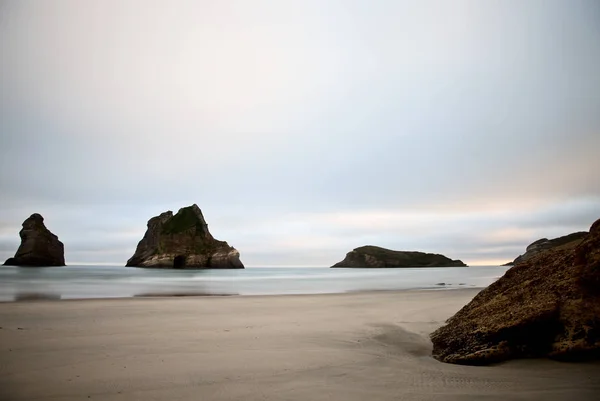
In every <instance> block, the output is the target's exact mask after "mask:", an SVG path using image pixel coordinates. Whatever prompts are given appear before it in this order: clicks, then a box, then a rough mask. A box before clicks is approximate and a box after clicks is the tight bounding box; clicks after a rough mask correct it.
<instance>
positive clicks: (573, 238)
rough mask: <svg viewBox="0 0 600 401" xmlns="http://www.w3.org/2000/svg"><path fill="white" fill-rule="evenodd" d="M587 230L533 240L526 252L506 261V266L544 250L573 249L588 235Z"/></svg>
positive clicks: (525, 259) (523, 260) (527, 258)
mask: <svg viewBox="0 0 600 401" xmlns="http://www.w3.org/2000/svg"><path fill="white" fill-rule="evenodd" d="M587 235H588V232H587V231H580V232H577V233H572V234H569V235H565V236H562V237H558V238H554V239H548V238H542V239H539V240H537V241H535V242H532V243H531V244H529V246H527V248H526V249H525V253H524V254H523V255H519V256H517V257H516V259H515V260H513V261H512V262H508V263H506V264H505V265H504V266H512V265H516V264H518V263H521V262H525V261H527V260H529V259H531V258H533V257H534V256H537V255H539V254H540V253H542V252H546V251H548V250H551V249H555V250H558V249H571V248H575V247H576V246H577V245H579V244H580V243H581V241H583V240H584V239H585V237H587Z"/></svg>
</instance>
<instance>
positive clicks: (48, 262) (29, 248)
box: [4, 213, 65, 266]
mask: <svg viewBox="0 0 600 401" xmlns="http://www.w3.org/2000/svg"><path fill="white" fill-rule="evenodd" d="M19 236H20V237H21V245H20V246H19V249H17V253H15V256H14V257H13V258H9V259H8V260H7V261H6V262H4V265H8V266H64V265H65V247H64V245H63V243H62V242H60V241H59V240H58V237H57V236H56V235H54V234H52V233H51V232H50V230H48V229H47V228H46V226H45V225H44V218H43V217H42V216H41V215H40V214H38V213H34V214H32V215H31V216H30V217H29V218H27V219H26V220H25V221H24V222H23V228H22V229H21V231H19Z"/></svg>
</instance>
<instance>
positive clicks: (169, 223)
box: [127, 205, 244, 269]
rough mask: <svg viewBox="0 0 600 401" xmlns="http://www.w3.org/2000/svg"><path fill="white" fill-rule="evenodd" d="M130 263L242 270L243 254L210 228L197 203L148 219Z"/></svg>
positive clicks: (134, 264)
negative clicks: (214, 234) (241, 259)
mask: <svg viewBox="0 0 600 401" xmlns="http://www.w3.org/2000/svg"><path fill="white" fill-rule="evenodd" d="M127 266H134V267H161V268H171V269H186V268H189V269H198V268H211V269H243V268H244V265H243V264H242V262H241V261H240V253H239V252H238V251H237V250H236V249H235V248H233V247H231V246H229V245H228V244H227V242H224V241H218V240H216V239H214V238H213V236H212V235H211V234H210V232H209V231H208V224H206V221H205V220H204V216H203V215H202V211H200V208H199V207H198V206H197V205H192V206H188V207H184V208H182V209H179V212H177V214H176V215H173V212H171V211H168V212H165V213H162V214H161V215H159V216H156V217H153V218H151V219H150V220H149V221H148V229H147V230H146V234H145V235H144V238H142V240H141V241H140V242H139V244H138V246H137V249H136V250H135V253H134V255H133V256H132V257H131V258H130V259H129V260H128V261H127Z"/></svg>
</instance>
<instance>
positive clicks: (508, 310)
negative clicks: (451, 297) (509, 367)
mask: <svg viewBox="0 0 600 401" xmlns="http://www.w3.org/2000/svg"><path fill="white" fill-rule="evenodd" d="M446 323H447V324H446V325H445V326H443V327H441V328H439V329H438V330H436V331H435V332H433V333H432V334H431V340H432V342H433V356H434V357H435V358H437V359H439V360H441V361H443V362H450V363H459V364H488V363H493V362H499V361H503V360H507V359H512V358H524V357H551V358H558V359H564V360H578V359H587V358H598V357H600V220H598V221H596V222H595V223H594V224H593V225H592V227H591V229H590V233H589V234H588V235H587V236H585V239H583V240H582V241H581V242H580V243H579V244H578V245H577V246H576V247H574V248H570V249H550V250H547V251H546V252H542V253H540V254H539V255H537V256H534V257H532V258H530V259H528V260H526V261H525V262H521V263H519V264H517V265H515V266H514V267H512V268H511V269H509V270H508V271H507V272H506V274H504V276H502V277H501V278H500V279H499V280H498V281H496V282H495V283H493V284H492V285H490V286H489V287H488V288H486V289H484V290H483V291H481V292H480V293H479V294H477V296H476V297H475V298H473V300H472V301H471V302H470V303H469V304H467V305H466V306H465V307H464V308H462V309H461V310H460V311H459V312H458V313H457V314H456V315H454V316H453V317H451V318H450V319H449V320H448V321H447V322H446Z"/></svg>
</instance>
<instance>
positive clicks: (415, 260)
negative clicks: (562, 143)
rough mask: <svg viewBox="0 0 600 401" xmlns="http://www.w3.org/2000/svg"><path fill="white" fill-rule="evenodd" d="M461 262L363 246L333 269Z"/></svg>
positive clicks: (430, 255)
mask: <svg viewBox="0 0 600 401" xmlns="http://www.w3.org/2000/svg"><path fill="white" fill-rule="evenodd" d="M460 266H466V265H465V264H464V263H463V262H462V261H460V260H452V259H450V258H447V257H445V256H444V255H438V254H436V253H424V252H414V251H392V250H390V249H385V248H380V247H378V246H371V245H368V246H361V247H359V248H356V249H354V250H353V251H350V252H348V253H347V254H346V257H345V258H344V260H342V261H341V262H338V263H336V264H335V265H333V266H331V267H460Z"/></svg>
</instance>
